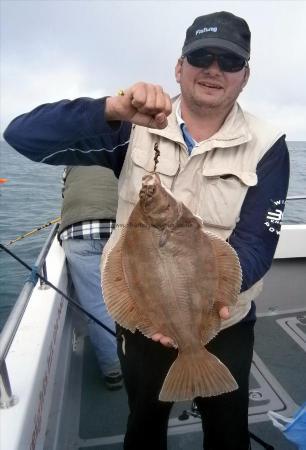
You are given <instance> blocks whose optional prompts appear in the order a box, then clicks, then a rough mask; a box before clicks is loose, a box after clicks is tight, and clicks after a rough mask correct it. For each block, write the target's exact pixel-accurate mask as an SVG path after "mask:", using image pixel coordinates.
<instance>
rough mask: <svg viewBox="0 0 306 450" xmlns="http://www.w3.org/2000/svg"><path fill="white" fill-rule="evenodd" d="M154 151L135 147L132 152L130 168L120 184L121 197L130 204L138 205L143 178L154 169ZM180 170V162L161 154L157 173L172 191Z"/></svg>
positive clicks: (163, 153)
mask: <svg viewBox="0 0 306 450" xmlns="http://www.w3.org/2000/svg"><path fill="white" fill-rule="evenodd" d="M154 156H155V155H154V151H153V150H152V151H147V150H145V149H143V148H138V147H135V148H133V150H132V152H131V159H130V161H129V167H128V170H127V173H126V176H125V177H124V179H123V180H122V181H121V183H120V182H119V196H120V197H121V198H122V199H123V200H125V201H127V202H129V203H134V204H136V203H137V202H138V200H139V191H140V189H141V186H142V177H143V176H144V175H147V174H148V173H150V172H153V169H154ZM178 169H179V161H177V162H176V161H173V160H171V159H170V158H169V157H168V158H167V156H166V155H165V152H161V154H160V156H159V158H158V165H157V170H156V172H157V173H158V174H159V176H160V179H161V182H162V184H163V185H164V186H165V187H167V188H168V189H171V186H172V182H173V179H174V176H175V175H176V173H177V171H178Z"/></svg>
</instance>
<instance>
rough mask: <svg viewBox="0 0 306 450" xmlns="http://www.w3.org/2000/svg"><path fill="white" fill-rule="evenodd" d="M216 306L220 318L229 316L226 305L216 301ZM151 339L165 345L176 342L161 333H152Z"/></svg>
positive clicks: (170, 345) (172, 345) (169, 345)
mask: <svg viewBox="0 0 306 450" xmlns="http://www.w3.org/2000/svg"><path fill="white" fill-rule="evenodd" d="M217 307H218V309H219V316H220V319H221V320H225V319H228V318H229V317H230V313H229V308H228V306H225V305H224V304H222V303H219V302H218V304H217ZM151 339H152V340H153V341H155V342H160V343H161V344H162V345H164V346H165V347H170V348H171V347H172V348H173V347H174V348H177V344H176V343H175V342H174V341H173V339H171V338H170V337H169V336H165V335H163V334H161V333H155V334H153V336H152V337H151Z"/></svg>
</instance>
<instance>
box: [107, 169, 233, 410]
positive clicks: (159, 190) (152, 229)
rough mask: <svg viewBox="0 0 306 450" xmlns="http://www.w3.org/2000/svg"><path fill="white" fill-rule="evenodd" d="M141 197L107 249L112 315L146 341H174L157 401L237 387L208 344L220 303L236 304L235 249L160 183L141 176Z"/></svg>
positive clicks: (155, 178)
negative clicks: (159, 335)
mask: <svg viewBox="0 0 306 450" xmlns="http://www.w3.org/2000/svg"><path fill="white" fill-rule="evenodd" d="M142 181H143V184H142V188H141V190H140V194H139V197H140V199H139V202H138V203H137V204H136V206H135V207H134V209H133V211H132V213H131V215H130V217H129V220H128V223H127V224H126V226H125V227H124V229H123V231H122V234H121V237H120V239H119V241H118V242H117V244H116V245H115V246H114V247H113V249H112V250H111V251H110V252H109V254H108V257H107V260H106V264H105V268H104V271H103V274H102V277H103V282H102V287H103V294H104V299H105V302H106V305H107V308H108V310H109V313H110V314H111V316H112V317H113V319H114V320H115V321H116V322H118V323H119V324H120V325H121V326H123V327H125V328H127V329H129V330H130V331H132V332H135V330H136V329H138V330H139V331H140V332H142V333H143V334H144V335H145V336H147V337H148V338H150V337H151V336H152V335H153V334H155V333H162V334H164V335H165V336H169V337H171V338H172V339H173V341H174V342H176V343H177V346H178V356H177V358H176V360H175V361H174V363H173V364H172V366H171V367H170V369H169V372H168V374H167V376H166V378H165V381H164V383H163V386H162V389H161V392H160V395H159V399H160V400H163V401H180V400H190V399H193V398H194V397H196V396H202V397H208V396H214V395H219V394H221V393H225V392H230V391H232V390H234V389H236V388H237V384H236V381H235V380H234V378H233V377H232V375H231V373H230V372H229V370H228V369H227V368H226V367H225V366H224V364H223V363H221V361H220V360H219V359H217V358H216V357H215V356H214V355H212V354H211V353H209V352H208V351H207V350H206V348H205V345H206V344H207V343H208V342H209V341H210V340H211V339H213V338H214V337H215V336H216V334H217V333H218V332H219V330H220V325H221V323H220V318H219V314H218V308H217V302H221V303H222V304H224V305H228V306H233V305H235V303H236V301H237V298H238V294H239V292H240V286H241V268H240V264H239V259H238V257H237V254H236V252H235V251H234V249H233V248H232V247H231V246H230V245H229V244H227V243H226V242H225V241H223V240H222V239H220V238H219V237H217V236H215V235H213V234H211V233H207V232H205V230H204V228H203V225H202V222H201V220H200V219H199V218H198V217H196V216H195V215H194V214H192V212H191V211H190V210H189V209H188V208H187V207H186V206H185V205H184V204H183V203H182V202H179V201H177V200H176V199H175V198H174V197H173V195H172V194H171V193H170V192H169V191H167V190H166V189H165V188H164V187H163V186H162V184H161V181H160V178H159V176H158V175H157V174H150V175H146V176H144V177H143V180H142Z"/></svg>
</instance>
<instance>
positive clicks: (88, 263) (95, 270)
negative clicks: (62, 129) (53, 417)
mask: <svg viewBox="0 0 306 450" xmlns="http://www.w3.org/2000/svg"><path fill="white" fill-rule="evenodd" d="M63 178H64V189H63V203H62V211H61V224H60V227H59V231H58V234H59V239H60V240H61V242H62V246H63V249H64V251H65V254H66V258H67V262H68V268H69V272H70V275H71V278H72V282H73V285H74V289H75V293H76V296H77V298H78V301H79V302H80V304H81V305H82V306H83V308H85V309H86V310H87V311H89V312H90V313H91V314H92V315H93V316H94V317H96V318H97V319H98V320H100V322H102V323H103V324H104V325H106V326H107V327H108V328H110V329H112V330H113V331H115V325H114V322H113V320H112V319H111V317H110V315H109V314H108V311H107V309H106V306H105V303H104V299H103V295H102V290H101V281H100V280H101V276H100V259H101V253H102V251H103V248H104V246H105V244H106V242H107V240H108V239H109V236H110V234H111V231H112V229H113V227H114V226H115V217H116V211H117V203H118V195H117V185H118V183H117V180H116V178H115V176H114V174H113V173H112V171H111V170H109V169H106V168H105V167H101V166H90V167H83V166H80V167H71V166H70V167H67V168H66V169H65V171H64V177H63ZM88 333H89V336H90V340H91V343H92V345H93V348H94V350H95V354H96V356H97V360H98V364H99V368H100V371H101V374H102V377H103V380H104V383H105V386H106V387H107V389H109V390H116V389H120V388H121V387H122V385H123V382H122V374H121V368H120V362H119V359H118V355H117V342H116V338H115V337H114V336H112V335H111V334H110V333H109V332H107V331H106V330H104V329H103V328H102V327H100V326H99V325H98V324H96V323H95V322H93V321H92V320H89V321H88Z"/></svg>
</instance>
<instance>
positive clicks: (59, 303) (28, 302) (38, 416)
mask: <svg viewBox="0 0 306 450" xmlns="http://www.w3.org/2000/svg"><path fill="white" fill-rule="evenodd" d="M296 198H297V197H294V199H296ZM300 198H304V199H305V198H306V197H300ZM57 226H58V225H54V226H53V228H52V230H51V232H50V234H49V236H48V238H47V240H46V242H45V244H44V246H43V248H42V250H41V252H40V254H39V256H38V258H37V261H36V263H35V266H34V269H32V273H31V276H30V278H29V280H28V281H27V282H26V283H25V285H24V287H23V289H22V291H21V293H20V295H19V297H18V300H17V301H16V304H15V306H14V308H13V310H12V312H11V314H10V316H9V318H8V320H7V322H6V324H5V326H4V328H3V330H2V333H1V346H0V392H1V398H0V430H1V434H0V448H1V450H77V449H78V450H119V449H122V443H123V439H124V431H125V425H126V420H127V415H128V405H127V396H126V393H125V390H124V389H121V390H118V391H112V392H111V391H108V390H107V389H106V388H105V386H104V384H103V381H102V378H101V375H100V372H99V369H98V364H97V361H96V359H95V355H94V352H93V349H92V347H91V344H90V341H89V338H88V335H87V331H86V318H84V314H83V313H82V312H80V311H79V310H78V309H77V308H76V307H75V306H71V305H70V304H69V303H68V302H67V300H66V298H65V295H68V296H70V297H71V296H73V286H72V284H71V281H70V277H69V273H68V272H67V268H66V263H65V255H64V252H63V249H62V248H61V246H60V244H59V242H58V240H57V238H56V234H57ZM37 273H39V274H42V275H43V279H44V280H46V279H47V280H48V282H50V283H52V284H53V285H54V286H55V287H56V288H57V289H58V290H54V289H53V288H52V287H50V285H48V284H46V283H45V282H44V281H42V280H40V281H39V282H37V283H36V279H37ZM305 273H306V224H285V225H283V226H282V231H281V235H280V240H279V243H278V247H277V250H276V253H275V257H274V260H273V264H272V267H271V269H270V270H269V272H268V274H267V275H266V277H265V286H264V290H263V292H262V294H261V295H260V297H259V298H258V299H257V300H256V305H257V316H258V319H257V323H256V327H255V350H254V355H253V361H252V370H251V379H250V391H249V398H250V406H249V429H250V433H251V438H252V439H251V441H252V449H255V450H256V449H262V448H270V449H273V448H274V449H277V450H291V449H292V450H293V449H294V448H296V447H295V446H294V445H293V444H291V443H290V442H289V441H288V440H286V439H285V437H284V436H283V434H282V433H281V432H280V431H279V430H278V429H276V428H275V427H274V426H273V424H272V423H271V421H270V419H269V417H268V416H267V412H268V411H270V410H272V411H275V412H278V413H280V414H282V415H283V416H286V417H291V416H292V415H293V414H294V413H295V412H296V411H297V409H298V408H299V406H300V405H301V404H302V403H303V402H305V401H306V383H305V374H306V357H305V352H306V300H305V298H306V295H305V293H306V289H305ZM61 292H63V293H64V295H63V294H62V293H61ZM168 448H169V450H174V449H175V450H177V449H182V450H184V449H192V450H196V449H200V448H202V429H201V421H200V418H199V416H198V414H197V410H196V408H195V407H194V405H193V403H192V402H178V403H176V404H175V405H174V407H173V409H172V413H171V417H170V421H169V428H168ZM144 450H145V449H144ZM156 450H158V449H156Z"/></svg>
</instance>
